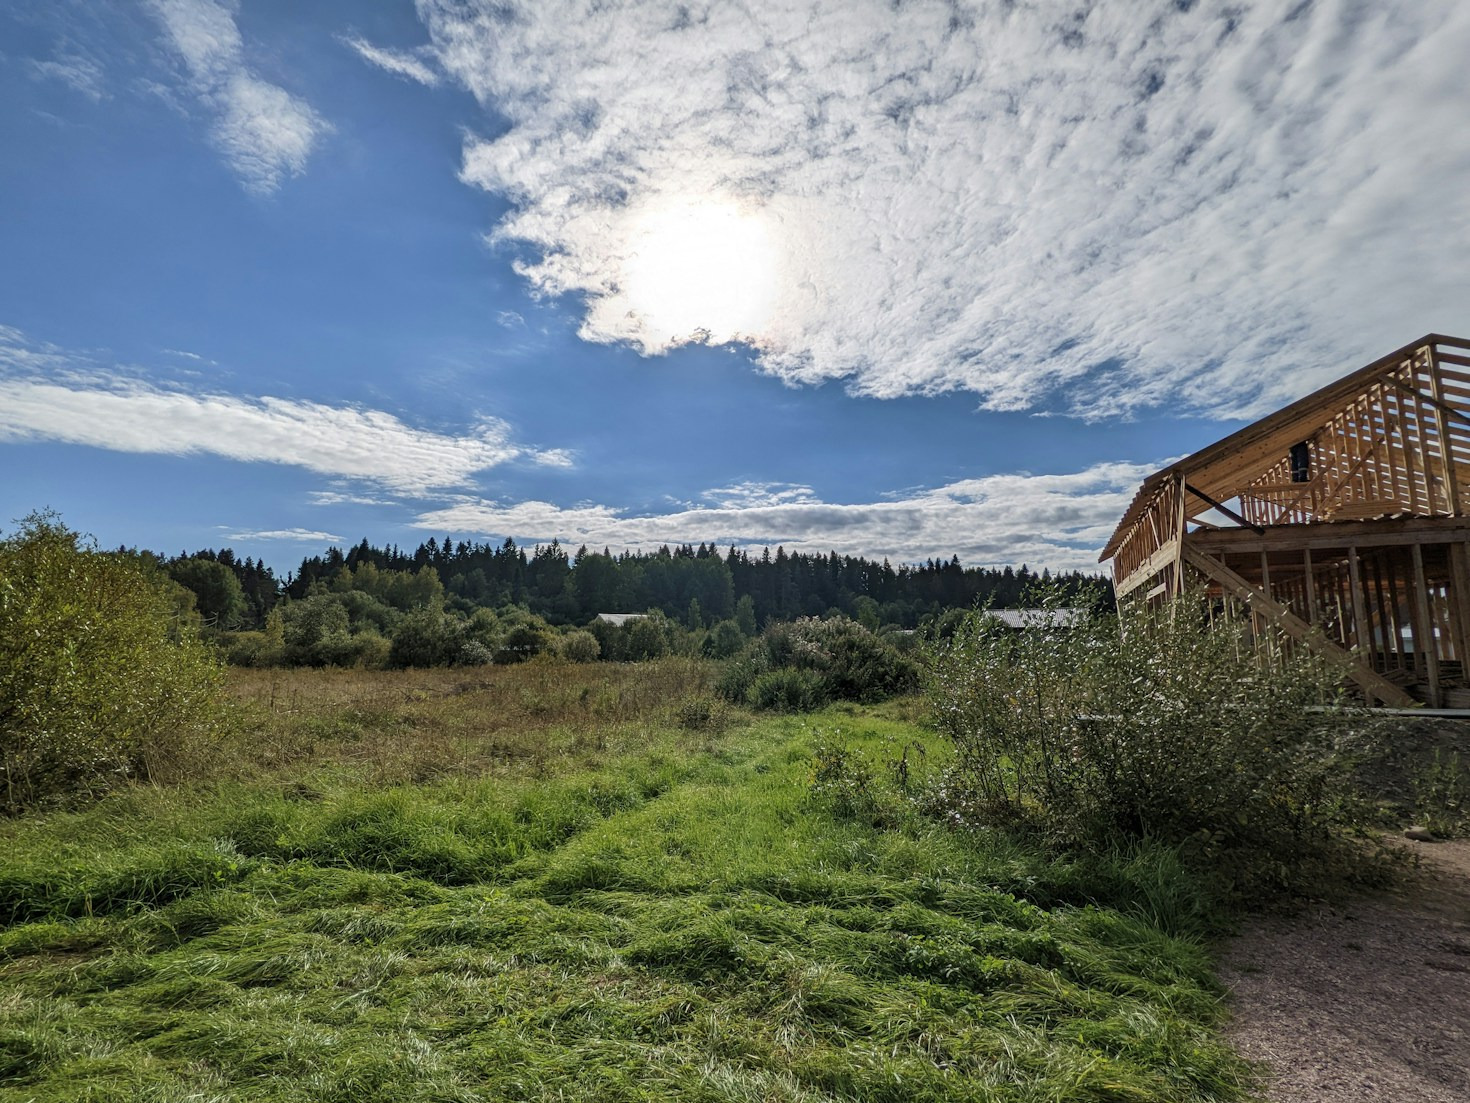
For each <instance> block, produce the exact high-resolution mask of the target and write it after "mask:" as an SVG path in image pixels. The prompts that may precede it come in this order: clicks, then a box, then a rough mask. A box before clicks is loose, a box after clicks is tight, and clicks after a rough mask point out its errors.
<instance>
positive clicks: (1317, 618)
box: [1301, 547, 1322, 625]
mask: <svg viewBox="0 0 1470 1103" xmlns="http://www.w3.org/2000/svg"><path fill="white" fill-rule="evenodd" d="M1301 563H1302V572H1304V577H1305V581H1307V619H1308V621H1311V624H1313V625H1320V624H1322V615H1320V610H1319V609H1317V575H1316V574H1314V572H1313V569H1311V549H1310V547H1304V549H1302V552H1301Z"/></svg>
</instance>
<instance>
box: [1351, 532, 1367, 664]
mask: <svg viewBox="0 0 1470 1103" xmlns="http://www.w3.org/2000/svg"><path fill="white" fill-rule="evenodd" d="M1348 589H1349V590H1350V591H1351V594H1350V595H1349V596H1350V597H1351V598H1352V603H1353V637H1354V643H1355V645H1356V646H1357V649H1358V652H1359V653H1360V654H1361V655H1362V656H1363V657H1364V658H1365V659H1366V660H1367V661H1368V663H1369V664H1370V665H1371V664H1372V662H1373V635H1372V633H1371V632H1370V631H1369V630H1368V618H1367V616H1366V615H1365V614H1364V612H1363V578H1362V572H1361V571H1360V570H1359V569H1358V548H1357V545H1354V546H1352V547H1350V548H1348Z"/></svg>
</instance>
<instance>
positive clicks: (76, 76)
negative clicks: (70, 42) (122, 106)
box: [30, 51, 104, 103]
mask: <svg viewBox="0 0 1470 1103" xmlns="http://www.w3.org/2000/svg"><path fill="white" fill-rule="evenodd" d="M30 65H31V72H32V73H34V74H35V76H37V77H38V78H42V79H46V80H59V81H61V82H62V83H63V84H65V85H67V86H68V87H70V88H71V89H72V90H73V91H75V92H80V93H81V94H82V95H84V96H86V97H87V98H88V99H89V100H92V101H93V102H94V103H95V102H96V101H98V100H100V99H102V96H103V87H104V82H103V76H102V66H101V65H99V64H98V63H97V62H96V61H95V60H94V59H93V58H91V57H88V56H86V55H85V54H82V53H78V52H66V51H63V52H59V53H58V54H57V55H56V56H55V57H54V58H52V59H51V60H49V61H32V62H31V63H30Z"/></svg>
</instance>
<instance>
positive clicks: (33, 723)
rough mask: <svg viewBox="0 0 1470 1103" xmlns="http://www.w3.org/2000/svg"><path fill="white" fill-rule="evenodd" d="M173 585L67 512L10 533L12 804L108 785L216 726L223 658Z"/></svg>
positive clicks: (7, 660)
mask: <svg viewBox="0 0 1470 1103" xmlns="http://www.w3.org/2000/svg"><path fill="white" fill-rule="evenodd" d="M173 590H174V583H172V582H171V581H169V580H168V579H167V578H166V577H165V576H164V575H163V574H162V573H161V572H159V571H157V570H156V569H153V568H150V567H149V565H148V564H147V563H146V561H144V560H141V559H137V558H130V557H127V556H123V555H112V554H104V553H101V552H98V551H96V550H95V549H93V548H91V547H89V546H85V545H83V543H82V542H81V540H80V538H79V537H78V536H77V534H76V533H74V532H71V531H70V530H68V529H67V528H65V527H64V526H63V525H62V524H61V522H60V521H59V519H57V518H56V516H55V515H54V514H33V515H32V516H30V517H28V518H26V520H25V521H23V522H22V524H21V528H20V530H19V532H17V533H16V534H15V535H14V536H11V537H9V538H8V539H5V540H3V541H0V808H3V809H4V810H5V811H7V812H10V813H15V812H17V811H20V810H21V809H24V808H27V807H31V806H34V805H38V804H44V803H52V802H58V801H63V800H69V799H79V798H86V797H89V796H93V795H97V794H100V793H101V792H103V791H104V790H106V789H107V788H109V787H110V786H111V785H113V784H114V783H116V782H118V781H119V780H121V779H124V778H127V777H130V776H138V775H144V776H146V775H148V774H150V773H157V772H159V771H160V769H161V768H162V767H164V766H165V765H166V764H168V763H169V762H170V761H171V760H173V759H175V758H176V756H178V755H179V754H180V753H181V752H182V751H183V750H184V749H185V748H186V747H187V745H188V744H189V743H190V742H191V741H192V740H194V739H195V738H198V737H200V736H202V735H205V734H207V733H209V732H211V731H212V730H213V728H214V725H215V723H216V721H217V718H218V715H219V711H218V710H219V687H220V667H219V664H218V662H217V660H216V659H215V658H214V656H213V653H212V651H211V649H209V648H208V647H206V646H205V645H204V644H203V643H202V642H201V641H200V640H199V638H198V636H197V635H196V633H195V631H194V629H193V627H192V625H191V624H190V623H189V622H188V621H187V620H184V619H181V618H179V617H178V616H177V606H176V602H175V597H174V593H173Z"/></svg>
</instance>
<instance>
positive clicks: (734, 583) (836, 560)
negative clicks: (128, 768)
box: [160, 537, 1111, 630]
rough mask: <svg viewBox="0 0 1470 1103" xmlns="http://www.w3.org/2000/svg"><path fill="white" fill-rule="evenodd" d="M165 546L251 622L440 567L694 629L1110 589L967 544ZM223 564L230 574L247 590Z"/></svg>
mask: <svg viewBox="0 0 1470 1103" xmlns="http://www.w3.org/2000/svg"><path fill="white" fill-rule="evenodd" d="M160 559H161V560H162V562H163V563H164V565H165V566H166V567H167V569H168V571H169V573H170V575H172V576H173V577H174V579H175V580H176V581H178V582H180V583H181V584H183V585H184V586H185V587H187V588H188V589H190V590H192V591H193V592H194V593H195V596H196V598H197V599H198V608H199V611H200V613H201V615H202V616H203V617H204V619H205V620H206V621H207V622H209V623H211V624H214V625H217V626H219V627H224V628H247V629H248V628H261V627H263V626H264V624H265V620H266V617H267V615H268V614H269V613H270V611H271V610H272V609H273V608H275V606H276V605H277V603H278V602H280V601H282V600H295V601H300V600H303V599H305V598H308V597H310V596H312V595H313V594H315V593H321V592H331V591H336V592H342V591H344V590H352V589H357V590H361V591H364V592H367V593H375V592H377V591H395V593H394V594H393V597H395V598H396V599H397V600H393V601H390V602H389V603H390V604H392V605H395V606H398V607H405V606H413V605H421V604H423V603H424V602H425V601H426V600H428V599H429V598H430V597H431V596H432V595H433V594H436V593H440V592H441V591H440V590H439V588H438V587H435V586H434V584H433V581H432V580H431V579H430V574H432V576H433V578H434V579H437V581H438V582H439V584H440V586H442V598H443V601H444V603H445V605H446V606H447V607H448V608H451V609H455V610H458V611H459V612H463V613H470V612H473V611H474V610H476V609H498V608H503V607H505V606H519V607H522V608H524V609H525V610H526V611H528V612H530V613H532V614H534V615H536V616H538V617H540V618H542V619H544V620H545V621H546V622H547V623H548V624H550V625H553V626H568V625H583V624H586V623H587V622H588V621H590V620H592V619H593V618H594V617H596V616H597V615H598V614H599V613H646V612H649V611H652V610H657V611H659V612H661V613H663V614H664V615H665V616H667V617H668V618H670V619H671V620H674V621H677V622H679V623H681V624H683V625H684V626H685V627H686V628H690V629H696V628H700V627H707V626H709V625H712V624H715V623H717V622H719V621H721V620H725V619H730V618H734V617H736V616H737V615H738V614H739V612H740V609H741V607H742V605H744V606H745V607H746V608H748V610H749V614H750V616H752V617H753V618H754V622H755V624H754V625H753V626H752V630H754V627H757V626H764V625H766V624H768V623H771V622H773V621H786V620H794V619H796V618H798V617H804V616H818V617H820V616H829V615H836V614H840V615H842V616H847V617H851V618H852V619H854V620H857V621H859V622H861V623H864V624H867V625H868V626H869V627H871V628H878V627H880V626H891V627H896V628H917V627H919V626H920V625H921V624H922V623H923V622H924V621H925V620H926V618H932V617H934V616H936V615H938V614H940V613H943V612H944V611H945V610H948V609H969V608H974V607H976V606H982V605H991V606H994V607H995V608H1000V609H1005V608H1014V607H1017V606H1019V605H1022V604H1024V595H1025V593H1026V592H1027V591H1028V590H1029V589H1030V588H1031V586H1032V584H1033V583H1036V582H1042V581H1047V582H1054V583H1056V584H1057V585H1059V586H1061V587H1062V589H1063V590H1064V591H1066V592H1068V593H1076V592H1078V591H1081V590H1084V589H1097V588H1099V587H1101V588H1102V589H1103V590H1104V591H1110V589H1111V587H1109V586H1108V585H1107V579H1106V577H1105V576H1103V575H1099V574H1088V573H1084V572H1081V571H1073V572H1065V573H1058V574H1056V575H1053V574H1052V573H1051V572H1050V571H1047V570H1043V571H1041V572H1040V573H1036V572H1033V571H1031V570H1030V569H1029V568H1028V567H1027V566H1026V565H1025V564H1022V565H1021V566H1020V567H1019V568H1011V567H1004V568H989V567H964V566H962V565H961V564H960V560H959V557H958V556H955V557H952V558H951V559H949V560H947V561H946V560H942V559H931V560H928V561H927V562H925V563H922V564H917V565H908V564H904V565H900V566H898V567H894V566H893V565H891V564H890V563H889V561H888V560H886V559H885V560H882V561H881V562H880V561H876V560H872V559H866V558H863V557H861V556H851V555H848V556H843V555H838V554H837V553H836V552H832V553H830V554H828V555H820V554H818V555H808V554H805V553H799V552H798V553H791V554H788V553H787V552H786V550H785V549H784V548H782V547H778V548H776V550H775V552H774V554H773V553H772V551H771V549H770V548H766V549H764V550H763V551H762V552H761V554H760V555H751V554H750V553H748V552H746V551H743V550H740V549H738V548H734V547H731V548H730V549H728V551H723V552H722V551H721V550H720V549H719V548H717V547H716V546H715V545H714V544H713V543H709V544H699V545H690V544H683V545H678V546H674V547H669V546H664V547H661V548H659V549H658V550H657V551H652V552H623V553H621V554H619V555H613V554H611V553H610V552H609V551H607V550H603V551H600V552H598V551H592V550H589V549H588V548H587V547H585V546H583V547H581V548H579V549H578V550H577V551H576V553H575V554H568V552H567V551H566V549H565V548H563V547H562V546H561V545H560V543H558V542H557V541H552V542H551V543H550V544H544V545H537V546H535V547H534V548H532V549H530V550H529V552H528V551H527V549H526V548H523V547H520V546H518V545H517V544H516V542H515V541H514V540H510V539H507V540H506V541H505V542H504V543H502V544H500V545H498V546H496V545H491V544H484V543H470V542H467V541H463V540H461V541H459V542H457V543H456V542H454V541H452V540H451V539H450V538H448V537H446V538H445V539H444V540H443V541H439V540H437V539H435V538H433V537H430V538H429V539H428V540H427V541H425V542H424V543H422V544H420V545H419V546H418V547H417V548H415V549H414V550H413V551H406V550H401V549H399V548H398V547H397V546H386V547H374V546H373V545H372V544H370V543H369V542H368V541H367V540H366V539H364V540H362V541H361V542H360V543H358V544H356V545H355V546H353V547H350V548H348V549H347V550H346V551H345V552H344V551H343V550H342V549H341V548H338V547H332V548H329V549H328V550H327V551H326V553H325V554H323V555H315V556H309V557H306V558H304V559H303V560H302V561H301V566H300V568H299V569H297V570H296V571H295V572H293V573H291V574H289V575H287V577H286V578H285V579H284V580H282V579H278V578H277V577H276V576H275V574H274V572H273V571H272V570H271V569H270V568H269V567H267V566H266V565H265V564H264V562H263V561H261V560H256V559H253V558H245V559H240V558H238V557H237V556H236V555H235V553H234V552H233V551H232V550H231V549H229V548H224V549H222V550H219V551H216V550H214V549H204V550H201V551H196V552H193V553H180V554H179V555H177V556H174V557H171V558H169V557H160ZM210 564H217V565H218V567H223V568H225V571H220V570H219V569H218V568H217V567H212V566H209V565H210ZM226 572H228V573H229V574H230V575H233V577H234V579H235V583H236V584H237V585H238V587H239V592H238V594H237V593H236V592H235V587H234V586H232V585H231V584H230V583H229V582H228V581H227V580H226V579H225V578H224V574H225V573H226ZM385 576H386V577H385ZM415 579H417V581H414V580H415ZM747 598H748V599H749V600H748V602H743V601H742V599H747Z"/></svg>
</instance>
